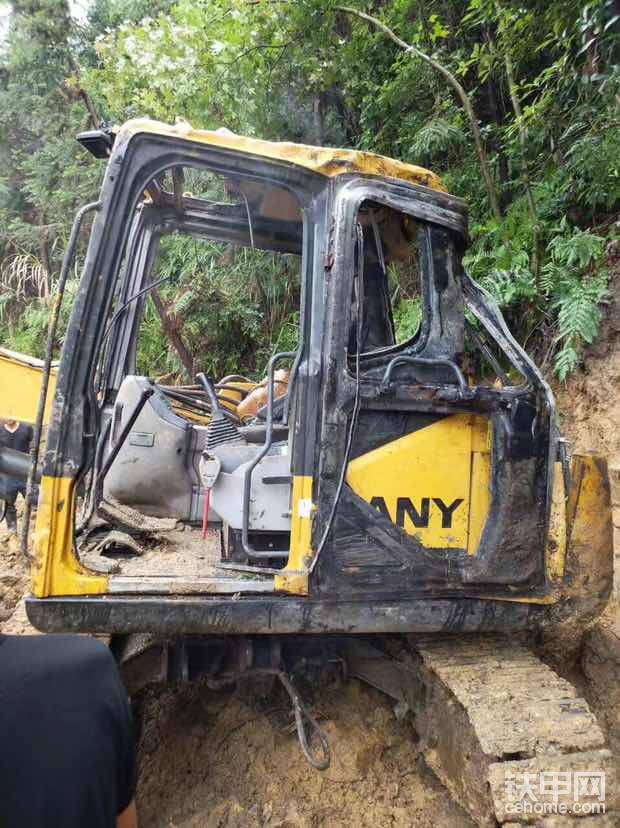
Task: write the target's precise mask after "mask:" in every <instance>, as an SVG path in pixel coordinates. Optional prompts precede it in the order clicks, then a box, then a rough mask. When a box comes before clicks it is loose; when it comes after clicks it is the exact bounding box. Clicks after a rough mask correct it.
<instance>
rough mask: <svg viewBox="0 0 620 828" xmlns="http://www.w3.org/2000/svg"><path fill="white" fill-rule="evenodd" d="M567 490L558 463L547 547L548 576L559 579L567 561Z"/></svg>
mask: <svg viewBox="0 0 620 828" xmlns="http://www.w3.org/2000/svg"><path fill="white" fill-rule="evenodd" d="M566 517H567V516H566V492H565V491H564V478H563V476H562V464H561V463H556V464H555V468H554V476H553V490H552V500H551V511H550V513H549V533H548V535H547V547H546V549H545V563H546V566H547V576H548V577H549V578H550V579H551V580H557V579H559V578H562V576H563V575H564V565H565V561H566V540H567V536H566V529H567V527H566Z"/></svg>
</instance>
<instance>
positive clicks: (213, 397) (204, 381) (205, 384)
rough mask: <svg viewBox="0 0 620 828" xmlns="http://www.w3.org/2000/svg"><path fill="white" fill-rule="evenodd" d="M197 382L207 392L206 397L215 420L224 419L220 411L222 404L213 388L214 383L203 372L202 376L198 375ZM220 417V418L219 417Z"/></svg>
mask: <svg viewBox="0 0 620 828" xmlns="http://www.w3.org/2000/svg"><path fill="white" fill-rule="evenodd" d="M196 381H197V382H199V383H200V385H202V388H203V391H204V392H205V397H206V398H207V402H208V403H209V405H210V406H211V414H212V416H213V417H214V418H217V419H218V420H219V419H221V418H223V416H224V415H223V414H222V412H221V410H220V403H219V400H218V398H217V394H216V393H215V388H214V387H213V383H212V382H211V380H210V379H209V377H207V376H206V374H203V373H202V372H201V373H200V374H196ZM218 415H219V416H218Z"/></svg>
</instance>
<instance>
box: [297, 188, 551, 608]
mask: <svg viewBox="0 0 620 828" xmlns="http://www.w3.org/2000/svg"><path fill="white" fill-rule="evenodd" d="M367 200H371V201H378V202H380V203H382V204H385V205H386V206H388V207H392V208H394V209H396V210H398V211H400V212H403V213H406V214H408V215H410V216H412V217H413V218H417V219H419V220H421V221H424V222H427V223H428V226H429V227H430V228H434V230H433V232H434V231H435V230H436V231H437V232H443V233H446V232H447V233H451V234H453V237H455V241H454V255H453V259H454V260H453V261H452V262H451V263H450V265H449V269H450V272H451V275H450V278H449V284H447V285H446V284H444V285H442V288H441V290H439V289H438V288H437V286H436V285H434V284H433V278H431V277H432V272H433V262H432V257H433V256H434V255H436V254H441V251H435V250H431V251H430V255H431V258H430V259H429V262H430V265H429V262H427V265H429V266H428V269H427V272H426V273H425V274H423V278H424V279H425V280H426V301H425V307H426V312H427V314H428V320H427V322H426V325H425V326H423V327H422V330H421V333H420V335H419V337H418V339H417V341H415V342H412V343H405V344H404V345H402V346H394V347H391V348H386V349H382V350H381V351H379V352H376V353H374V354H372V355H367V356H364V357H363V360H362V361H363V363H364V367H363V369H362V370H361V371H360V381H359V389H358V383H357V382H356V379H355V376H353V375H352V374H351V372H350V370H349V366H348V360H347V346H346V331H347V330H348V325H349V317H350V306H351V295H352V293H351V290H352V280H353V278H354V267H355V264H354V247H355V227H356V222H357V213H358V210H359V207H360V205H361V204H362V202H363V201H367ZM332 215H333V225H332V235H331V238H330V246H329V249H328V255H327V257H326V265H327V266H326V284H327V286H328V289H327V290H326V292H325V295H326V328H325V348H324V355H323V359H324V376H325V381H324V382H323V391H322V406H321V407H322V421H321V434H320V440H319V453H318V456H317V458H316V459H317V465H318V475H317V477H318V480H317V487H316V489H317V490H316V493H315V500H316V508H317V512H316V515H315V519H314V522H313V523H314V526H313V544H312V545H313V548H314V549H316V550H317V553H316V555H315V561H314V564H315V566H314V571H313V581H312V590H311V591H312V593H314V594H319V595H332V594H353V595H356V596H359V597H361V596H363V595H372V596H379V595H385V596H388V595H390V596H394V595H399V596H407V597H409V596H414V595H428V594H429V593H431V594H434V595H441V596H446V595H459V594H460V595H472V596H474V595H484V594H493V595H497V594H502V593H506V594H509V595H515V594H523V595H529V596H531V595H540V594H541V593H544V592H545V591H546V590H547V587H548V584H547V581H546V573H545V565H544V546H545V537H546V530H547V521H548V511H549V505H550V497H549V491H550V487H551V485H552V480H553V462H551V460H552V458H553V459H554V458H555V450H556V447H555V440H556V436H557V435H556V432H555V422H554V416H553V414H554V409H553V397H552V395H551V393H550V391H549V389H548V386H547V385H546V383H545V382H544V380H543V379H542V377H541V375H540V373H539V372H538V370H537V369H536V367H535V366H534V365H533V363H532V362H531V360H529V358H528V357H527V355H526V354H525V353H524V352H523V350H522V349H521V348H520V347H519V346H518V344H517V343H516V342H515V340H514V339H513V338H512V337H511V335H510V333H509V332H508V330H507V328H506V326H505V323H504V322H503V319H502V318H501V314H500V313H499V311H498V310H497V308H493V307H492V305H491V303H489V302H486V301H485V298H484V296H483V294H482V292H481V290H480V289H479V288H478V287H477V286H476V285H475V284H474V283H472V282H471V280H469V279H468V277H467V276H466V275H465V274H464V273H463V271H462V267H461V264H460V254H461V252H462V249H459V245H460V244H461V242H458V241H456V239H457V238H458V239H461V240H462V242H463V247H464V241H465V238H466V233H467V220H466V212H465V206H464V204H463V202H461V201H460V200H459V199H456V198H454V197H452V196H449V195H446V194H443V193H436V192H433V191H431V190H428V189H427V188H424V187H418V186H415V185H406V184H404V183H403V182H391V181H387V182H384V181H379V180H377V179H373V178H371V177H368V178H364V177H361V176H355V177H351V178H348V180H346V179H345V177H343V180H342V181H339V182H338V183H337V184H336V185H335V187H334V192H333V212H332ZM429 232H431V231H429ZM464 301H467V303H468V305H470V304H471V305H473V306H474V307H472V310H473V312H474V313H475V315H476V316H478V318H480V321H481V322H482V324H483V325H484V326H485V327H486V328H487V330H488V331H489V333H490V335H491V336H492V337H493V338H494V339H495V341H496V342H497V344H498V345H499V347H500V348H501V349H502V350H503V351H504V353H505V354H506V356H507V357H508V358H509V360H510V361H511V362H512V363H513V365H514V366H515V367H516V368H517V370H518V371H519V372H520V373H521V374H522V376H523V377H524V380H525V383H524V384H522V385H518V386H508V387H504V388H501V389H498V388H493V387H484V386H475V387H463V386H462V384H461V385H458V384H456V383H455V381H454V371H453V370H451V368H452V366H448V367H447V368H446V366H445V365H444V366H441V365H439V364H436V365H432V364H428V365H423V364H420V363H418V364H417V365H412V364H408V365H404V366H402V370H401V369H399V372H398V380H399V381H398V382H397V383H392V384H391V385H390V387H388V388H386V387H385V384H384V383H382V382H381V378H382V377H384V375H385V369H386V368H387V366H388V365H389V362H390V360H392V359H393V358H394V357H395V356H397V355H405V356H406V357H411V358H414V360H415V358H418V359H419V358H420V357H422V358H423V359H424V358H427V359H429V360H430V361H432V360H439V361H444V362H446V361H449V362H452V363H454V366H455V367H456V368H457V369H458V363H459V361H460V358H461V355H462V350H463V344H462V343H463V302H464ZM498 332H499V333H500V334H501V336H499V337H498V336H497V334H498ZM356 408H359V409H361V410H362V411H376V412H385V411H389V410H392V411H399V412H403V413H404V412H409V413H418V414H426V415H429V414H430V415H435V416H437V417H438V418H439V417H445V416H449V415H451V414H473V415H479V416H485V417H488V418H489V420H490V421H491V423H492V429H493V445H492V464H491V465H492V486H491V488H492V495H491V508H490V512H489V517H488V520H487V522H486V525H485V527H484V531H483V534H482V539H481V542H480V546H479V549H478V552H477V554H476V555H474V556H471V555H467V554H466V553H465V554H460V553H455V551H454V550H452V551H450V550H430V549H427V548H425V547H424V546H422V545H421V544H420V543H419V542H416V540H415V539H414V538H411V537H408V538H407V537H404V535H405V533H404V532H402V531H401V530H400V529H399V528H398V527H396V526H394V524H392V523H390V522H389V521H386V520H384V519H383V518H382V516H381V515H380V514H378V513H377V511H376V510H375V509H373V508H372V507H371V506H369V505H368V504H367V503H365V502H364V501H362V500H361V498H358V497H356V496H355V494H354V493H352V492H351V490H350V489H349V487H348V486H347V485H346V483H345V482H344V481H345V474H346V467H347V465H348V460H349V456H350V452H351V446H352V444H353V442H354V440H355V436H354V434H353V429H352V427H351V423H352V421H353V420H355V419H356V415H355V411H356ZM525 501H527V502H528V504H529V505H528V509H525V508H524V504H525ZM347 556H348V558H347ZM388 558H389V560H388ZM389 572H391V573H392V574H391V576H390V577H387V575H386V573H389Z"/></svg>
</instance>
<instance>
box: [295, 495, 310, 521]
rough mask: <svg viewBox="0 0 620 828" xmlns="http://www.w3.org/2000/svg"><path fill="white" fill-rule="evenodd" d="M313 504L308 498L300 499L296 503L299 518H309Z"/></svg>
mask: <svg viewBox="0 0 620 828" xmlns="http://www.w3.org/2000/svg"><path fill="white" fill-rule="evenodd" d="M313 509H314V504H313V503H312V501H311V500H310V498H309V497H306V498H300V499H299V500H298V501H297V514H298V515H299V517H300V518H309V517H310V516H311V515H312V510H313Z"/></svg>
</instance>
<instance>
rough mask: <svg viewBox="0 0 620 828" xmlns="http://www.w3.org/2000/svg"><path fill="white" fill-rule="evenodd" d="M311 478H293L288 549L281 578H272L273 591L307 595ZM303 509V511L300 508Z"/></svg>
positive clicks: (310, 544) (309, 557)
mask: <svg viewBox="0 0 620 828" xmlns="http://www.w3.org/2000/svg"><path fill="white" fill-rule="evenodd" d="M311 503H312V477H310V476H303V475H296V476H295V477H294V478H293V493H292V507H293V508H292V515H291V548H290V552H289V556H288V562H287V564H286V566H285V567H284V569H283V570H282V575H276V576H275V588H276V590H281V591H283V592H290V593H292V594H293V595H307V594H308V567H309V566H310V563H311V562H312V516H313V513H314V506H311V507H310V509H308V507H309V505H310V504H311ZM302 507H303V508H302Z"/></svg>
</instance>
